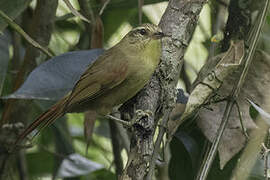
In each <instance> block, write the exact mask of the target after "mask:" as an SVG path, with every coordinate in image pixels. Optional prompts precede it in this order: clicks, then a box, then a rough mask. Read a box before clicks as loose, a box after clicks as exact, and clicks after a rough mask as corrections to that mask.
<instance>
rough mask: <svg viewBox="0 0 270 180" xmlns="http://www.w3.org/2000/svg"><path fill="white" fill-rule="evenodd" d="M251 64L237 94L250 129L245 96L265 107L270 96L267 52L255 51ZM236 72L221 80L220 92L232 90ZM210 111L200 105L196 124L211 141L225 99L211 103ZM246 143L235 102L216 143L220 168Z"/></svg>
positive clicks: (227, 92) (269, 64) (253, 125)
mask: <svg viewBox="0 0 270 180" xmlns="http://www.w3.org/2000/svg"><path fill="white" fill-rule="evenodd" d="M254 58H255V59H254V60H253V61H252V63H253V64H252V65H251V66H250V69H249V72H248V75H247V78H246V81H245V83H244V85H243V88H242V89H241V93H240V94H239V98H238V100H237V102H238V104H239V106H240V110H241V114H242V119H243V123H244V126H245V128H246V129H253V128H255V127H256V125H255V123H254V122H253V120H252V119H251V117H250V114H249V107H250V104H249V103H247V101H246V98H248V99H252V100H253V102H257V103H258V104H260V105H261V106H262V107H268V106H269V105H268V104H267V99H268V98H269V97H268V96H269V89H270V71H269V69H270V56H269V55H268V54H267V53H265V52H263V51H257V52H256V53H255V56H254ZM238 77H239V72H238V73H236V74H234V75H231V76H229V77H228V79H227V80H226V81H225V82H224V83H223V85H222V86H223V87H221V91H219V92H218V94H219V95H221V96H225V97H226V95H228V94H229V93H230V92H231V89H232V85H233V84H234V83H235V81H237V79H238ZM211 108H212V109H213V111H209V110H206V109H203V108H202V109H201V110H200V112H199V116H200V118H199V120H198V121H197V122H198V126H199V127H200V128H201V130H202V131H203V133H204V135H205V136H206V137H207V138H208V139H209V140H210V141H211V142H213V139H214V138H215V136H216V132H217V129H218V127H219V125H220V122H221V118H222V116H223V111H224V109H225V102H222V103H218V104H213V105H212V106H211ZM245 144H246V138H245V136H244V134H243V132H242V130H241V125H240V120H239V115H238V111H237V109H236V106H234V108H233V110H232V112H231V115H230V119H229V122H228V125H227V127H226V129H225V131H224V134H223V136H222V139H221V141H220V146H219V149H218V151H219V157H220V167H221V168H223V167H224V166H225V165H226V163H227V162H228V161H229V160H230V159H231V158H232V157H233V156H234V155H235V154H236V153H238V152H239V151H240V150H241V149H242V148H243V147H244V146H245Z"/></svg>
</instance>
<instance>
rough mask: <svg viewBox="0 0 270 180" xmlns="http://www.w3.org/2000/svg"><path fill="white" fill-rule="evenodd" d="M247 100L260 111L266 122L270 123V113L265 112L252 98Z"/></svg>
mask: <svg viewBox="0 0 270 180" xmlns="http://www.w3.org/2000/svg"><path fill="white" fill-rule="evenodd" d="M247 101H248V102H249V103H250V104H251V105H252V106H253V107H254V108H255V109H256V110H257V111H258V113H259V114H260V115H261V116H262V117H263V119H264V120H265V122H266V123H267V124H268V125H270V114H269V113H267V112H265V111H264V110H263V109H262V108H260V107H259V106H258V105H256V104H255V103H254V102H252V101H251V100H249V99H247Z"/></svg>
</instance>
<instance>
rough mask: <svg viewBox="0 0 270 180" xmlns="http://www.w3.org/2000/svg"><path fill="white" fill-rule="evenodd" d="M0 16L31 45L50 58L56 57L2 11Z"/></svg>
mask: <svg viewBox="0 0 270 180" xmlns="http://www.w3.org/2000/svg"><path fill="white" fill-rule="evenodd" d="M0 16H1V17H2V18H3V19H4V20H5V21H6V22H7V23H8V25H10V27H12V28H13V29H14V30H15V31H17V32H18V33H19V34H20V35H21V36H23V37H24V39H25V40H26V41H27V42H28V43H30V44H31V45H32V46H34V47H36V48H38V49H40V50H41V51H42V52H43V53H44V54H46V55H47V56H49V57H53V56H54V55H53V54H52V53H51V52H49V51H48V50H47V49H46V48H44V47H42V46H41V45H40V44H39V43H38V42H36V41H35V40H34V39H32V38H31V37H30V36H29V35H28V34H26V32H24V30H23V29H22V28H21V27H20V26H19V25H17V24H16V23H15V22H13V20H12V19H11V18H10V17H8V16H7V15H6V14H5V13H4V12H3V11H1V10H0Z"/></svg>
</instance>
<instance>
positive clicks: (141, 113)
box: [130, 109, 153, 125]
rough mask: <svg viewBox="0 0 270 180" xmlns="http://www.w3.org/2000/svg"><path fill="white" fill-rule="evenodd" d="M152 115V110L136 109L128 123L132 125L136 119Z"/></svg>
mask: <svg viewBox="0 0 270 180" xmlns="http://www.w3.org/2000/svg"><path fill="white" fill-rule="evenodd" d="M151 116H153V112H152V111H150V110H145V111H143V110H141V109H138V110H136V112H135V116H134V117H133V118H132V119H131V121H130V123H131V124H132V125H133V124H135V123H136V122H137V121H139V120H141V119H148V118H149V117H151Z"/></svg>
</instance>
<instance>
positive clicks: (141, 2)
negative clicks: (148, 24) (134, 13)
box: [138, 0, 144, 24]
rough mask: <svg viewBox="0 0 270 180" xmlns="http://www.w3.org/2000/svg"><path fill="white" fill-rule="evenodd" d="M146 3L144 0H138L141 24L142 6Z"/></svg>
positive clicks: (140, 21) (140, 22)
mask: <svg viewBox="0 0 270 180" xmlns="http://www.w3.org/2000/svg"><path fill="white" fill-rule="evenodd" d="M143 4H144V0H138V12H139V13H138V14H139V24H142V7H143Z"/></svg>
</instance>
